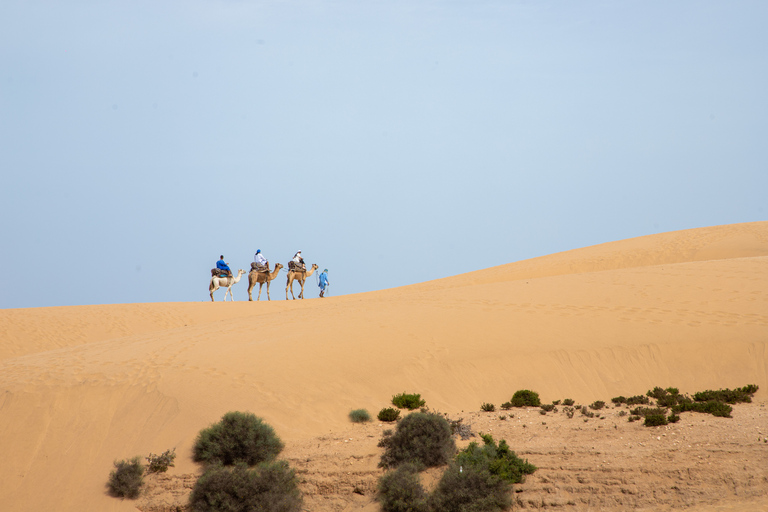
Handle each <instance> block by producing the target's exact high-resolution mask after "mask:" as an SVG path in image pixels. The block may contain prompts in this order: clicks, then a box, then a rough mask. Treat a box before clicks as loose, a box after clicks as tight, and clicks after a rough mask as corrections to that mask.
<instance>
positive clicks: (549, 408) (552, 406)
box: [541, 404, 555, 412]
mask: <svg viewBox="0 0 768 512" xmlns="http://www.w3.org/2000/svg"><path fill="white" fill-rule="evenodd" d="M541 408H542V409H544V410H545V411H547V412H552V411H554V410H555V404H541Z"/></svg>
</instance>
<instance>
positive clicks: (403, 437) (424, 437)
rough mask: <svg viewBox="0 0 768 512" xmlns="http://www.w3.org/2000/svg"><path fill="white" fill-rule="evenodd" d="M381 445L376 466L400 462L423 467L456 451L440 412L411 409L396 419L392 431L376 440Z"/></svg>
mask: <svg viewBox="0 0 768 512" xmlns="http://www.w3.org/2000/svg"><path fill="white" fill-rule="evenodd" d="M379 446H380V447H383V448H384V453H383V454H382V456H381V462H379V466H380V467H384V468H394V467H396V466H398V465H400V464H402V463H404V462H413V463H416V464H421V465H423V466H426V467H435V466H441V465H443V464H446V463H448V461H450V460H451V458H453V455H454V453H455V452H456V444H455V443H454V441H453V438H452V437H451V427H450V425H449V424H448V421H447V420H446V419H445V418H443V417H442V416H440V415H437V414H432V413H423V412H414V413H411V414H409V415H408V416H406V417H405V418H403V419H402V420H400V421H399V422H398V424H397V429H396V430H395V433H394V434H390V435H386V433H385V434H384V436H383V437H382V439H381V441H379Z"/></svg>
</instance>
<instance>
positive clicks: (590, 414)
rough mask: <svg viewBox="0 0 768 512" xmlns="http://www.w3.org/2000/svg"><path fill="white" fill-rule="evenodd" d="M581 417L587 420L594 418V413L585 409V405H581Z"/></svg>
mask: <svg viewBox="0 0 768 512" xmlns="http://www.w3.org/2000/svg"><path fill="white" fill-rule="evenodd" d="M581 415H582V416H586V417H587V418H594V417H595V413H593V412H592V411H590V410H589V409H587V406H586V405H582V406H581Z"/></svg>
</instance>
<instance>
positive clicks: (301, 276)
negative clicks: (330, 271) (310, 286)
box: [285, 263, 317, 300]
mask: <svg viewBox="0 0 768 512" xmlns="http://www.w3.org/2000/svg"><path fill="white" fill-rule="evenodd" d="M315 270H317V263H313V264H312V268H311V269H309V271H307V270H289V271H288V282H287V283H286V285H285V300H288V289H289V288H290V290H291V297H293V300H296V297H294V295H293V281H294V280H296V281H298V282H299V284H301V293H299V298H300V299H303V298H304V281H305V280H306V279H307V278H308V277H309V276H311V275H312V273H313V272H314V271H315Z"/></svg>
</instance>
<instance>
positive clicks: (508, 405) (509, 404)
mask: <svg viewBox="0 0 768 512" xmlns="http://www.w3.org/2000/svg"><path fill="white" fill-rule="evenodd" d="M513 407H514V405H512V402H511V401H510V402H504V403H503V404H501V408H502V409H504V410H505V411H508V410H510V409H511V408H513Z"/></svg>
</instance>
